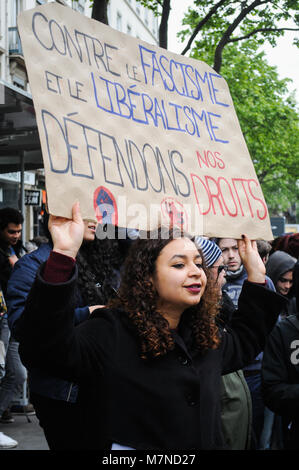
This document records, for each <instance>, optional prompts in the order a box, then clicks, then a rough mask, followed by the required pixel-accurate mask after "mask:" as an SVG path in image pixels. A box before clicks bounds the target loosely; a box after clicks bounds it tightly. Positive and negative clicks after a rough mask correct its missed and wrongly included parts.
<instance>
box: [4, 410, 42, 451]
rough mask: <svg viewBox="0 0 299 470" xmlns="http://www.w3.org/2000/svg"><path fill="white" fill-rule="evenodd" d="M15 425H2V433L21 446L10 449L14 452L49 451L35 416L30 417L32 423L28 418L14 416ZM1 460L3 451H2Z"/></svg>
mask: <svg viewBox="0 0 299 470" xmlns="http://www.w3.org/2000/svg"><path fill="white" fill-rule="evenodd" d="M13 417H14V420H15V421H14V423H10V424H2V423H0V431H1V432H3V433H4V434H6V435H7V436H9V437H11V438H12V439H15V440H16V441H18V443H19V445H18V446H17V447H14V448H13V449H10V451H13V450H49V447H48V444H47V441H46V439H45V437H44V433H43V430H42V429H41V427H40V426H39V424H38V419H37V417H36V416H35V415H30V416H28V418H29V419H30V423H29V422H28V420H27V417H26V416H19V415H15V414H14V415H13ZM0 459H1V450H0Z"/></svg>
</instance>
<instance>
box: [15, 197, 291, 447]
mask: <svg viewBox="0 0 299 470" xmlns="http://www.w3.org/2000/svg"><path fill="white" fill-rule="evenodd" d="M49 226H50V231H51V234H52V239H53V243H54V247H53V251H52V252H51V255H50V257H49V259H48V261H47V263H46V265H45V266H43V268H42V269H41V270H40V272H39V274H38V276H37V279H36V281H35V283H34V285H33V288H32V290H31V292H30V295H29V296H28V300H27V304H26V308H25V311H24V313H23V315H22V317H21V318H20V320H19V322H18V332H19V334H20V340H21V343H20V351H21V357H22V360H23V362H24V364H26V365H27V366H28V367H42V368H44V369H48V370H50V371H52V373H54V372H55V373H56V374H57V375H60V376H62V377H64V378H68V379H69V380H70V379H71V380H75V381H76V382H79V384H80V389H82V391H83V390H84V392H83V393H85V394H86V395H85V396H90V393H91V390H92V391H93V392H94V391H96V397H97V400H96V402H95V403H94V412H95V415H96V416H94V417H93V418H94V420H95V419H96V423H93V424H96V425H97V428H98V432H97V434H96V436H97V438H98V442H97V445H96V448H102V449H103V448H106V449H109V448H112V449H113V448H114V443H115V444H117V445H118V446H123V447H125V448H133V449H168V450H171V449H179V448H183V449H192V448H193V449H194V448H195V449H215V448H221V447H222V446H223V440H222V434H221V421H220V396H219V388H220V379H221V373H223V374H226V373H230V372H232V371H234V370H238V369H240V368H242V367H243V366H244V365H245V364H246V363H247V362H250V361H251V360H252V358H254V357H255V356H256V354H257V353H258V352H259V351H260V350H261V349H262V348H263V346H264V341H265V337H266V336H267V334H268V332H269V330H270V329H272V327H273V325H274V323H275V321H276V318H277V314H276V312H278V311H279V310H280V309H281V307H282V305H281V304H282V302H284V299H283V298H281V297H280V296H279V295H277V294H276V293H275V292H272V291H269V290H268V289H265V287H264V285H265V267H264V265H263V263H262V261H261V259H260V257H259V255H258V252H257V250H256V244H255V243H254V242H252V243H251V242H250V240H249V239H248V238H247V237H246V236H244V239H243V240H240V241H239V249H240V253H241V256H242V260H243V263H244V265H245V266H246V269H247V272H248V280H247V281H246V282H245V283H244V286H243V290H242V293H241V295H240V298H239V310H238V313H237V314H236V315H235V316H234V318H233V321H232V327H228V328H225V329H222V328H220V327H219V326H217V325H216V323H215V316H216V315H217V312H218V300H219V293H218V289H215V287H214V285H213V284H212V283H211V282H208V283H207V277H206V269H205V267H204V265H203V260H202V256H201V253H200V252H199V251H198V250H197V248H196V246H195V245H194V243H193V242H192V241H191V240H190V239H189V238H187V237H184V238H179V239H176V238H173V237H172V236H170V238H165V237H164V233H161V231H160V230H159V231H158V232H157V237H154V238H153V239H141V238H140V239H139V240H137V241H136V242H134V243H133V244H132V247H131V250H130V253H129V255H128V257H127V260H126V264H125V270H124V274H123V278H122V282H121V286H120V289H119V292H118V297H117V298H115V299H114V301H113V302H111V303H110V304H109V306H110V308H107V309H99V310H96V311H94V312H93V314H92V315H91V317H90V319H89V320H88V321H86V322H83V323H81V324H80V325H78V326H74V323H73V313H74V306H75V301H74V300H75V299H74V292H75V286H76V279H77V268H76V262H75V258H76V255H77V252H78V249H79V247H80V245H81V242H82V235H83V223H82V219H81V216H80V211H79V206H78V204H75V205H74V207H73V218H72V220H66V219H63V218H59V217H51V218H50V225H49ZM41 312H42V315H41ZM99 417H100V420H98V419H99Z"/></svg>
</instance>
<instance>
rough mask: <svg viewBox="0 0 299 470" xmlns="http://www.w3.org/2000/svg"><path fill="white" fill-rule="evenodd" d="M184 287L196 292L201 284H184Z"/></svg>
mask: <svg viewBox="0 0 299 470" xmlns="http://www.w3.org/2000/svg"><path fill="white" fill-rule="evenodd" d="M185 288H186V289H187V290H188V291H189V292H192V293H194V294H198V293H199V292H200V290H201V285H200V284H192V285H190V286H185Z"/></svg>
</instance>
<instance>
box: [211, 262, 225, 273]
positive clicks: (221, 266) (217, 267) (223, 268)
mask: <svg viewBox="0 0 299 470" xmlns="http://www.w3.org/2000/svg"><path fill="white" fill-rule="evenodd" d="M209 269H218V271H217V273H218V275H219V274H220V273H221V271H225V272H226V271H227V270H228V267H227V266H224V265H223V264H221V265H220V266H210V268H209Z"/></svg>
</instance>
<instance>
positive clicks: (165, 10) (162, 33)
mask: <svg viewBox="0 0 299 470" xmlns="http://www.w3.org/2000/svg"><path fill="white" fill-rule="evenodd" d="M169 13H170V0H163V6H162V16H161V21H160V25H159V46H160V47H164V49H167V45H168V40H167V39H168V36H167V31H168V18H169Z"/></svg>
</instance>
